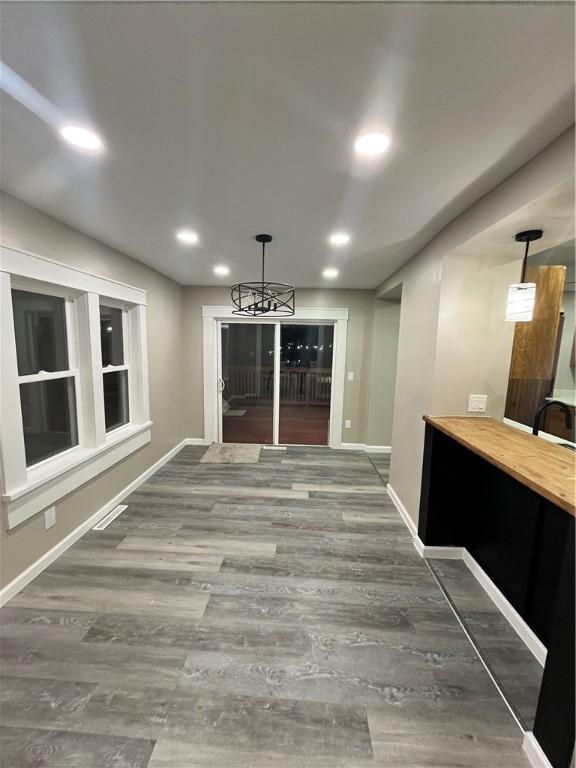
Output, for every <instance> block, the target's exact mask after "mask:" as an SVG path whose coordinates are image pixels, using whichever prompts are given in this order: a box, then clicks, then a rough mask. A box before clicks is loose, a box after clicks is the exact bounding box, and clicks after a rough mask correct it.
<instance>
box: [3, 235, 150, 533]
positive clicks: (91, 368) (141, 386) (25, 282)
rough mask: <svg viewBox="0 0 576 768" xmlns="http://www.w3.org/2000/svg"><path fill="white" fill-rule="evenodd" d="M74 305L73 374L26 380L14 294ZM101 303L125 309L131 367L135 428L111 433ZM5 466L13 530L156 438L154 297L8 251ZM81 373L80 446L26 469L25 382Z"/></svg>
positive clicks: (70, 329) (70, 324) (69, 310)
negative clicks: (151, 344) (149, 326)
mask: <svg viewBox="0 0 576 768" xmlns="http://www.w3.org/2000/svg"><path fill="white" fill-rule="evenodd" d="M13 289H19V290H26V291H30V292H37V293H43V294H48V295H52V296H61V297H63V298H64V299H65V301H66V305H65V306H66V328H67V336H68V366H69V370H68V371H65V372H64V371H58V372H54V373H47V372H40V373H36V374H31V375H27V376H19V375H18V365H17V356H16V339H15V333H14V318H13V312H12V290H13ZM100 303H102V304H104V305H106V306H115V307H120V308H121V309H122V311H123V317H122V320H123V324H122V327H123V333H124V344H125V347H124V349H125V352H124V355H125V357H124V360H125V365H123V366H115V368H117V369H118V368H122V369H126V370H127V369H128V368H129V369H130V370H129V373H128V388H129V422H128V423H127V424H123V425H121V426H119V427H117V428H115V429H113V430H110V432H106V428H105V420H104V391H103V370H112V369H111V368H106V369H103V367H102V353H101V343H100ZM0 327H1V337H0V410H1V412H0V446H1V456H0V466H1V474H2V501H3V506H4V507H5V509H6V518H5V520H4V521H3V524H4V525H5V526H6V527H7V528H8V529H12V528H14V527H15V526H17V525H20V524H21V523H22V522H24V521H25V520H27V519H29V518H30V517H33V516H34V515H36V514H38V513H39V512H41V511H42V510H43V509H46V508H47V507H49V506H51V505H53V504H54V503H56V502H57V501H58V500H59V499H61V498H62V497H63V496H65V495H66V494H68V493H70V492H72V491H74V490H75V489H76V488H78V487H80V486H81V485H83V484H84V483H86V482H88V481H89V480H91V479H92V478H94V477H96V476H97V475H98V474H100V473H101V472H104V471H105V470H107V469H109V468H110V467H112V466H113V465H114V464H116V463H117V462H118V461H121V460H122V459H124V458H125V457H126V456H128V455H130V454H131V453H133V452H134V451H136V450H138V449H139V448H141V447H142V446H144V445H146V444H147V443H149V442H150V440H151V428H152V422H151V421H150V406H149V392H148V359H147V346H146V292H145V291H144V290H142V289H139V288H135V287H133V286H129V285H125V284H123V283H119V282H116V281H114V280H109V279H106V278H103V277H100V276H97V275H93V274H91V273H89V272H86V271H83V270H79V269H76V268H74V267H70V266H68V265H65V264H61V263H59V262H56V261H52V260H50V259H46V258H44V257H42V256H39V255H37V254H32V253H27V252H25V251H18V250H15V249H12V248H6V247H0ZM70 375H73V376H74V379H75V389H76V410H77V429H78V444H77V445H76V446H73V447H72V448H68V449H66V450H65V451H62V452H61V453H58V454H56V455H55V456H51V457H49V458H47V459H44V460H42V461H40V462H37V463H36V464H32V465H30V466H29V467H27V466H26V456H25V451H24V432H23V425H22V410H21V404H20V383H24V382H31V381H40V380H46V379H52V378H60V377H63V376H66V377H68V376H70Z"/></svg>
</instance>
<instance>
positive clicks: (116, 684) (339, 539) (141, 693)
mask: <svg viewBox="0 0 576 768" xmlns="http://www.w3.org/2000/svg"><path fill="white" fill-rule="evenodd" d="M204 450H205V448H203V447H196V446H194V447H188V448H185V449H183V450H182V451H181V452H180V453H179V454H178V455H177V456H176V457H175V458H174V459H173V460H172V461H171V462H170V463H169V464H167V465H165V466H164V467H163V468H162V469H161V470H160V471H159V472H158V473H157V474H156V475H154V476H153V477H152V478H151V479H150V480H149V481H148V482H147V483H146V484H145V485H143V486H141V487H140V488H139V489H138V490H137V491H136V492H135V493H133V494H132V495H131V496H130V497H129V498H128V499H127V501H126V503H127V504H128V509H127V510H126V511H125V512H124V513H123V514H122V515H121V516H120V517H119V518H117V519H116V520H115V521H114V522H113V523H112V524H111V525H110V526H109V527H108V528H106V529H105V530H104V531H101V532H97V531H91V532H90V533H89V534H87V535H86V536H84V538H83V539H81V540H80V541H79V542H77V543H76V544H75V545H74V546H73V547H72V548H71V549H69V550H68V551H67V552H66V553H65V554H64V555H63V556H62V557H61V558H60V559H59V560H58V561H56V562H55V563H54V564H53V565H52V566H50V567H49V568H48V569H47V570H46V571H44V572H43V573H42V574H41V575H40V576H38V577H37V578H36V579H35V580H34V581H33V582H32V583H31V584H30V585H29V586H28V587H27V588H26V589H24V590H23V591H22V592H21V593H20V594H19V595H17V596H16V597H15V598H14V599H12V600H11V601H10V602H9V603H8V605H7V606H6V607H5V608H4V609H2V611H1V613H0V634H1V641H2V661H1V667H0V672H1V675H2V678H1V680H0V684H1V688H0V704H1V719H2V729H1V739H2V743H1V745H0V754H1V765H2V768H24V767H25V766H26V767H27V768H28V767H29V768H32V767H34V768H144V767H145V766H149V768H264V766H266V768H271V767H272V766H273V767H274V768H376V767H378V766H379V767H381V768H424V767H425V766H435V767H436V768H456V767H458V768H498V767H499V766H502V768H529V763H528V761H527V759H526V758H525V756H524V754H523V752H522V749H521V733H520V731H519V729H518V728H517V726H516V724H515V722H514V720H513V718H512V716H511V715H510V714H509V712H508V710H507V708H506V706H505V704H504V703H503V702H502V700H501V699H500V697H499V695H498V693H497V691H496V689H495V687H494V685H493V683H492V682H491V680H490V678H489V676H488V674H487V672H486V671H485V669H484V667H483V666H482V664H481V662H480V660H479V659H478V657H477V656H476V654H475V652H474V650H473V648H472V646H471V645H470V643H469V642H468V640H467V638H466V636H465V635H464V633H463V631H462V629H461V627H460V625H459V624H458V622H457V620H456V619H455V617H454V615H453V613H452V610H451V608H450V607H449V605H448V603H447V601H446V599H445V598H444V596H443V594H442V592H441V590H440V588H439V586H438V584H437V583H436V581H435V579H434V577H433V575H432V573H431V572H430V570H429V569H428V566H427V565H426V563H425V562H424V561H423V560H421V559H420V558H419V557H418V555H417V554H416V551H415V550H414V548H413V546H412V543H411V540H410V537H409V535H408V533H407V530H406V528H405V526H404V524H403V523H402V521H401V520H400V518H399V516H398V514H397V512H396V510H395V509H394V507H393V506H392V504H391V502H390V500H389V499H388V497H387V495H386V492H385V486H384V481H385V479H386V476H387V457H385V456H382V455H381V454H380V455H374V456H369V455H366V454H364V453H361V452H346V451H331V450H330V449H327V448H297V447H293V448H289V449H287V450H286V451H273V450H270V451H269V450H263V451H262V453H261V458H260V462H259V463H258V464H255V465H222V464H200V463H199V458H200V457H201V455H202V454H203V452H204Z"/></svg>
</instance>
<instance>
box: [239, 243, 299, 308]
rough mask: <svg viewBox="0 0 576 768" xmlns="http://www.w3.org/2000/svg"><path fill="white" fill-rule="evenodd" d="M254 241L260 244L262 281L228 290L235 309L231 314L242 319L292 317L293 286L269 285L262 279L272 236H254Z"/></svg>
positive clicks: (285, 284)
mask: <svg viewBox="0 0 576 768" xmlns="http://www.w3.org/2000/svg"><path fill="white" fill-rule="evenodd" d="M255 240H256V242H257V243H261V244H262V279H261V280H260V282H250V283H236V285H233V286H232V287H231V288H230V298H231V299H232V304H233V305H234V307H235V309H234V310H233V312H232V314H234V315H242V316H243V317H261V316H262V315H266V314H268V313H270V314H273V315H275V316H278V315H282V316H286V315H293V314H294V298H295V295H294V294H295V291H294V286H293V285H288V284H287V283H270V282H266V280H265V279H264V256H265V253H266V244H267V243H271V242H272V235H256V237H255Z"/></svg>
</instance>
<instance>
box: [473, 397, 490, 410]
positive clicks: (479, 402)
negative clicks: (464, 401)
mask: <svg viewBox="0 0 576 768" xmlns="http://www.w3.org/2000/svg"><path fill="white" fill-rule="evenodd" d="M487 402H488V395H468V412H469V413H485V412H486V403H487Z"/></svg>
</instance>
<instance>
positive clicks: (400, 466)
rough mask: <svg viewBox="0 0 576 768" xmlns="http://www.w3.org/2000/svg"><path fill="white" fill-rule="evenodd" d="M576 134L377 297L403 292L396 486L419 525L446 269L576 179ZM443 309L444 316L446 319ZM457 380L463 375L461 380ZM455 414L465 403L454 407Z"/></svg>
mask: <svg viewBox="0 0 576 768" xmlns="http://www.w3.org/2000/svg"><path fill="white" fill-rule="evenodd" d="M573 170H574V127H572V128H570V129H569V130H568V131H566V132H565V133H563V134H562V135H561V136H560V137H559V138H558V139H556V141H554V142H552V144H550V145H549V146H548V147H547V148H546V149H544V150H543V151H542V152H540V153H539V154H538V155H536V157H534V158H533V159H532V160H531V161H530V162H529V163H527V164H526V165H524V166H522V168H520V169H519V170H518V171H516V173H514V174H513V175H512V176H510V177H509V178H508V179H506V181H504V182H502V184H500V185H499V186H497V187H496V188H495V189H493V190H492V191H491V192H489V193H488V194H487V195H485V196H484V197H482V198H481V199H480V200H478V201H477V202H476V203H475V204H474V205H472V206H471V207H470V208H468V209H467V210H466V211H465V212H464V213H462V214H461V215H460V216H459V217H457V218H456V219H454V221H452V222H451V223H450V224H449V225H448V226H447V227H445V228H444V229H443V230H442V231H441V232H440V233H439V234H438V235H437V236H436V237H435V238H434V239H433V240H432V241H431V242H430V243H429V244H428V245H427V246H426V247H425V248H423V249H422V250H421V251H420V252H419V253H418V254H416V255H415V256H414V257H413V258H412V259H410V261H408V262H407V263H406V264H405V265H404V266H403V267H401V268H400V269H399V270H398V271H397V272H396V273H395V274H394V275H392V276H391V277H390V278H388V279H387V280H386V281H385V282H384V283H383V284H382V285H381V286H380V287H379V288H378V290H377V291H376V295H377V296H380V297H381V296H384V295H385V294H386V293H387V292H388V291H390V290H391V289H392V288H393V287H395V286H397V285H402V302H401V305H400V332H399V340H398V362H397V370H396V386H395V403H394V423H393V428H392V459H391V466H390V485H391V487H392V488H393V489H394V491H395V493H396V495H397V496H398V497H399V499H400V501H401V503H402V504H403V506H404V507H405V509H406V511H407V513H408V514H409V516H410V517H411V518H412V520H413V521H414V522H415V523H417V521H418V511H419V505H420V482H421V473H422V457H423V450H424V423H423V420H422V417H423V416H424V415H425V414H435V415H438V414H439V413H441V411H439V410H438V408H439V407H440V406H441V405H442V406H443V407H446V406H447V405H448V403H446V402H443V401H442V398H441V397H440V395H439V394H438V393H440V392H441V387H439V386H438V387H437V386H436V382H437V378H438V376H439V372H438V370H437V355H436V349H437V345H438V333H439V320H440V298H441V282H442V270H443V266H444V265H443V262H444V258H445V257H446V256H449V255H450V254H451V253H452V251H454V249H455V248H456V247H457V246H459V245H461V244H462V243H463V242H465V241H467V240H469V239H470V238H472V237H474V236H475V235H477V234H478V233H480V232H482V231H483V230H485V229H487V228H488V227H490V226H492V225H493V224H494V223H496V222H497V221H499V220H500V219H503V218H505V217H506V216H509V215H510V214H511V213H513V212H514V211H516V210H518V209H519V208H521V207H522V206H524V205H527V204H528V203H529V202H531V201H532V200H534V199H535V198H537V197H539V196H540V195H542V194H544V193H545V192H546V191H548V190H550V189H553V188H555V187H557V186H559V185H560V184H562V183H563V182H565V181H566V180H568V179H570V178H572V177H573ZM445 309H446V308H445V307H444V308H443V311H445ZM458 375H459V374H458ZM449 405H450V410H451V412H455V411H459V412H463V411H462V406H461V403H460V404H459V405H458V406H456V405H455V404H454V403H453V402H452V401H451V402H450V403H449Z"/></svg>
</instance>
